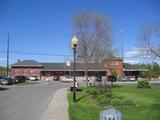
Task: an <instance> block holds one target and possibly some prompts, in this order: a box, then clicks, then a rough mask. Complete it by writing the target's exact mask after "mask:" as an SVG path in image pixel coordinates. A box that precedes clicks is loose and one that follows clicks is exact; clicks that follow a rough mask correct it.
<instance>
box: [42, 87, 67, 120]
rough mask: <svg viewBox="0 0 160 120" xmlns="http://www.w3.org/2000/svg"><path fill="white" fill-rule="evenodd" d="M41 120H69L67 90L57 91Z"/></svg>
mask: <svg viewBox="0 0 160 120" xmlns="http://www.w3.org/2000/svg"><path fill="white" fill-rule="evenodd" d="M40 120H68V101H67V88H63V89H59V90H57V92H56V93H55V95H54V97H53V99H52V100H51V103H50V104H49V106H48V108H47V110H46V111H45V112H44V113H43V114H42V116H41V119H40Z"/></svg>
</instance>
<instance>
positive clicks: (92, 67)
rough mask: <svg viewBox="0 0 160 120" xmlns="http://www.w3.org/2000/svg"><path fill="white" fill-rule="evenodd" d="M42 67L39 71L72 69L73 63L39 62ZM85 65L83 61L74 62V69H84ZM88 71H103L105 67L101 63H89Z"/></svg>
mask: <svg viewBox="0 0 160 120" xmlns="http://www.w3.org/2000/svg"><path fill="white" fill-rule="evenodd" d="M40 64H41V65H42V66H43V68H42V69H41V71H64V70H67V71H68V70H69V69H73V63H71V65H70V66H67V65H66V63H40ZM84 69H85V66H84V64H83V63H76V70H79V71H84ZM88 70H89V71H97V70H98V71H104V70H105V68H104V66H103V65H102V64H98V65H97V64H95V63H89V65H88Z"/></svg>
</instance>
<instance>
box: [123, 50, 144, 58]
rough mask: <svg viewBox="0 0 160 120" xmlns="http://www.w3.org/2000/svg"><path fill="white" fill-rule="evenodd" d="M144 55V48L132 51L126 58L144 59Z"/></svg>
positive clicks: (126, 54)
mask: <svg viewBox="0 0 160 120" xmlns="http://www.w3.org/2000/svg"><path fill="white" fill-rule="evenodd" d="M143 55H144V49H142V48H135V47H134V48H133V50H132V51H129V52H127V53H125V57H126V58H135V57H140V56H141V57H142V56H143Z"/></svg>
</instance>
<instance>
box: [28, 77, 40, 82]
mask: <svg viewBox="0 0 160 120" xmlns="http://www.w3.org/2000/svg"><path fill="white" fill-rule="evenodd" d="M29 79H30V80H32V81H34V80H38V79H37V76H30V77H29Z"/></svg>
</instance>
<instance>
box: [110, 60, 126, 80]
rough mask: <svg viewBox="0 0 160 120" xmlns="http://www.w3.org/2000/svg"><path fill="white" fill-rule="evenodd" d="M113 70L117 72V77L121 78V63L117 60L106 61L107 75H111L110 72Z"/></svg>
mask: <svg viewBox="0 0 160 120" xmlns="http://www.w3.org/2000/svg"><path fill="white" fill-rule="evenodd" d="M113 69H115V70H116V71H117V74H118V77H122V75H123V61H122V60H121V59H119V60H116V59H115V60H113V59H112V60H108V61H107V73H108V75H111V74H112V70H113Z"/></svg>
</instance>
